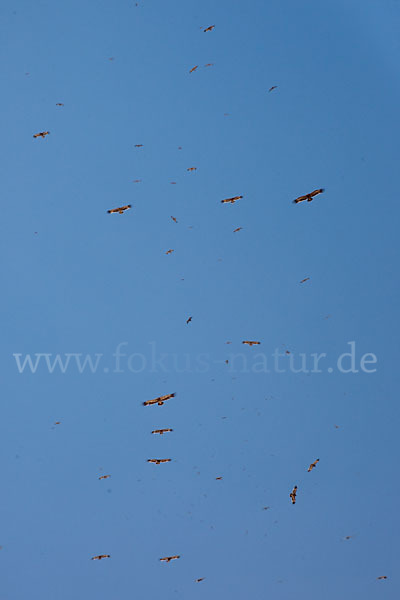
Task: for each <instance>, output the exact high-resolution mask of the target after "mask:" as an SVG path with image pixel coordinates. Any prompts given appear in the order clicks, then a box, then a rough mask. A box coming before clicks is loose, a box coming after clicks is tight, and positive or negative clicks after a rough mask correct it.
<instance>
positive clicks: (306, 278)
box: [300, 277, 310, 283]
mask: <svg viewBox="0 0 400 600" xmlns="http://www.w3.org/2000/svg"><path fill="white" fill-rule="evenodd" d="M309 279H310V278H309V277H305V278H304V279H302V280H301V281H300V283H305V282H306V281H308V280H309Z"/></svg>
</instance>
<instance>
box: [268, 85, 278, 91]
mask: <svg viewBox="0 0 400 600" xmlns="http://www.w3.org/2000/svg"><path fill="white" fill-rule="evenodd" d="M277 87H278V86H277V85H273V86H272V87H270V88H269V90H268V91H269V92H272V90H276V88H277Z"/></svg>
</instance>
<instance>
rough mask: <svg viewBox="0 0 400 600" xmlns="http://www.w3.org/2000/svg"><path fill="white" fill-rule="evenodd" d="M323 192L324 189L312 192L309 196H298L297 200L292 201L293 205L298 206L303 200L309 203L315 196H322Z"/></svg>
mask: <svg viewBox="0 0 400 600" xmlns="http://www.w3.org/2000/svg"><path fill="white" fill-rule="evenodd" d="M324 191H325V188H320V189H319V190H314V191H313V192H310V193H309V194H305V196H299V197H298V198H296V199H295V200H293V204H298V203H299V202H304V201H305V200H307V202H311V201H312V199H313V198H314V197H315V196H318V194H322V192H324Z"/></svg>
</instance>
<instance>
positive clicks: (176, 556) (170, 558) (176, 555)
mask: <svg viewBox="0 0 400 600" xmlns="http://www.w3.org/2000/svg"><path fill="white" fill-rule="evenodd" d="M177 558H180V555H179V554H175V556H164V557H163V558H160V560H163V561H164V562H167V563H169V561H170V560H176V559H177Z"/></svg>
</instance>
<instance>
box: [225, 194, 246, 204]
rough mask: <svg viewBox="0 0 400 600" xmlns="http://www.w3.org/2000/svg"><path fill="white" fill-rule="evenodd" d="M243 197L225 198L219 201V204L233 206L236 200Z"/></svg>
mask: <svg viewBox="0 0 400 600" xmlns="http://www.w3.org/2000/svg"><path fill="white" fill-rule="evenodd" d="M241 198H243V196H234V197H233V198H225V200H221V204H228V203H229V204H233V203H234V202H236V200H240V199H241Z"/></svg>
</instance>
